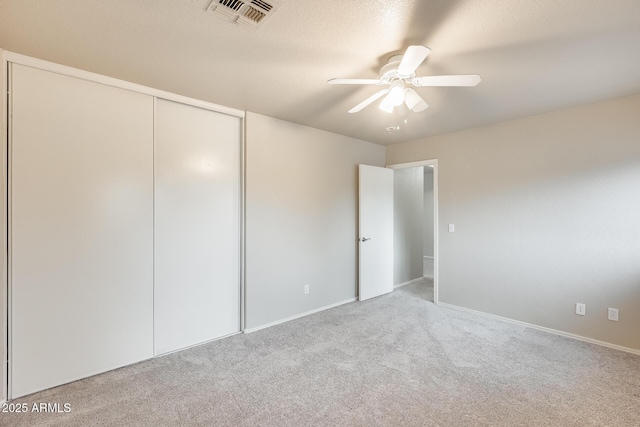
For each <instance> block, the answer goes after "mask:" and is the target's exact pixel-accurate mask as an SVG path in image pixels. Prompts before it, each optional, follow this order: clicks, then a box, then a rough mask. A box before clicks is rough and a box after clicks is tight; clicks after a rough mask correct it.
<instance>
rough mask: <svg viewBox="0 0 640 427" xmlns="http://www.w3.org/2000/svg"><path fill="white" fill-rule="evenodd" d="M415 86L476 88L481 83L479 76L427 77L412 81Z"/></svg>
mask: <svg viewBox="0 0 640 427" xmlns="http://www.w3.org/2000/svg"><path fill="white" fill-rule="evenodd" d="M411 83H412V84H413V85H414V86H475V85H477V84H478V83H480V76H479V75H477V74H460V75H457V76H426V77H416V78H415V79H413V80H411Z"/></svg>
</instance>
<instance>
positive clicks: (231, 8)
mask: <svg viewBox="0 0 640 427" xmlns="http://www.w3.org/2000/svg"><path fill="white" fill-rule="evenodd" d="M276 9H278V4H277V3H275V2H273V1H268V2H267V1H265V0H213V1H212V2H211V4H210V5H209V7H208V8H207V10H208V11H209V12H213V13H214V14H216V15H218V16H219V17H220V18H222V19H224V20H226V21H231V22H236V23H237V24H240V25H241V26H242V27H244V28H247V29H249V30H254V31H255V30H257V29H258V27H260V25H262V23H263V22H264V21H265V20H266V19H267V18H268V17H269V16H271V15H273V13H274V12H275V11H276Z"/></svg>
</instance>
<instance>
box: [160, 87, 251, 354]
mask: <svg viewBox="0 0 640 427" xmlns="http://www.w3.org/2000/svg"><path fill="white" fill-rule="evenodd" d="M239 208H240V119H238V118H237V117H231V116H228V115H225V114H221V113H216V112H213V111H209V110H204V109H201V108H196V107H192V106H188V105H184V104H179V103H175V102H170V101H166V100H163V99H157V100H156V132H155V210H154V214H155V296H154V304H155V318H154V325H155V352H156V354H162V353H166V352H170V351H173V350H177V349H180V348H184V347H188V346H191V345H194V344H198V343H202V342H205V341H208V340H211V339H214V338H218V337H222V336H225V335H229V334H232V333H234V332H238V331H239V330H240V277H239V269H240V246H239V240H240V210H239Z"/></svg>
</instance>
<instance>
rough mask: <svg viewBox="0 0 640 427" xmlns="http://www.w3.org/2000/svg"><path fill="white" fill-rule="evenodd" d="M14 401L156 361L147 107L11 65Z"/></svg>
mask: <svg viewBox="0 0 640 427" xmlns="http://www.w3.org/2000/svg"><path fill="white" fill-rule="evenodd" d="M11 99H12V101H11V113H12V120H11V124H10V125H11V162H10V163H11V164H10V172H11V175H10V176H11V178H10V180H11V181H10V182H11V183H10V191H11V195H10V201H11V208H10V215H11V219H10V221H11V227H10V231H11V236H10V244H11V248H10V268H11V272H10V277H11V284H10V286H11V288H10V289H11V307H10V309H11V313H10V314H11V317H10V319H11V342H10V351H11V353H10V373H11V395H12V397H13V398H16V397H19V396H23V395H26V394H29V393H32V392H35V391H38V390H42V389H45V388H49V387H53V386H56V385H59V384H63V383H67V382H70V381H74V380H77V379H79V378H83V377H87V376H90V375H93V374H96V373H99V372H103V371H107V370H110V369H114V368H117V367H120V366H124V365H127V364H130V363H133V362H137V361H140V360H143V359H146V358H149V357H152V355H153V98H152V97H150V96H147V95H142V94H138V93H133V92H129V91H126V90H122V89H117V88H113V87H109V86H105V85H101V84H97V83H92V82H88V81H84V80H80V79H76V78H72V77H67V76H63V75H59V74H55V73H51V72H46V71H42V70H38V69H34V68H30V67H26V66H21V65H17V64H12V67H11Z"/></svg>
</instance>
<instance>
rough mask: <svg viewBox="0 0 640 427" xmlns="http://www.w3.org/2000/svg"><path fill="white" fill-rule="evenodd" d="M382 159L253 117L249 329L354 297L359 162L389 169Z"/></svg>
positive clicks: (376, 150)
mask: <svg viewBox="0 0 640 427" xmlns="http://www.w3.org/2000/svg"><path fill="white" fill-rule="evenodd" d="M384 156H385V150H384V147H382V146H379V145H375V144H372V143H369V142H365V141H361V140H357V139H353V138H349V137H345V136H341V135H337V134H333V133H329V132H325V131H320V130H317V129H312V128H309V127H305V126H301V125H297V124H293V123H289V122H285V121H282V120H277V119H273V118H270V117H266V116H262V115H259V114H254V113H247V116H246V246H245V251H246V324H245V327H246V328H247V329H252V328H256V327H259V326H263V325H266V324H269V323H272V322H277V321H279V320H283V319H286V318H288V317H291V316H296V315H299V314H302V313H305V312H308V311H311V310H314V309H317V308H321V307H325V306H327V305H331V304H335V303H339V302H342V301H346V300H349V299H352V298H355V296H356V285H357V282H356V273H357V238H358V236H357V200H358V199H357V164H359V163H364V164H369V165H374V166H384V160H385V159H384ZM305 284H308V285H310V293H309V294H308V295H305V294H304V292H303V290H304V285H305Z"/></svg>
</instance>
